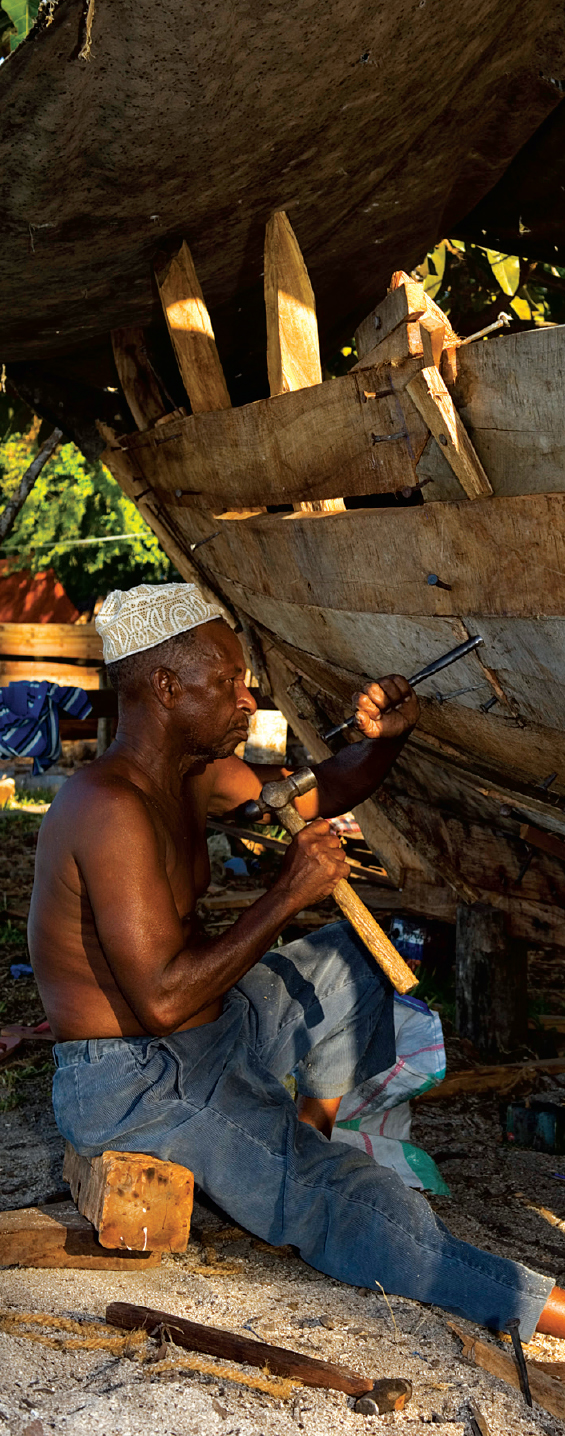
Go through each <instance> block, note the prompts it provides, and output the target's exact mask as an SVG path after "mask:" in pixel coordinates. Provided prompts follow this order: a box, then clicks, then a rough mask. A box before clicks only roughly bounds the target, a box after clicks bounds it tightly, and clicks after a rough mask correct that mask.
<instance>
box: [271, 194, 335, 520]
mask: <svg viewBox="0 0 565 1436" xmlns="http://www.w3.org/2000/svg"><path fill="white" fill-rule="evenodd" d="M265 310H266V317H267V370H268V374H269V388H270V391H271V395H272V396H274V395H275V394H288V393H290V392H292V391H294V390H296V389H307V388H312V386H313V385H314V384H321V383H322V365H321V361H320V343H319V339H318V321H317V319H316V300H315V298H314V290H313V289H312V285H311V283H310V276H309V274H308V270H307V268H306V265H305V263H304V259H303V256H302V251H301V249H300V246H299V243H298V240H297V238H296V235H295V233H294V230H293V228H292V225H291V223H290V221H289V219H288V216H287V215H286V214H285V213H284V210H278V211H277V212H276V214H273V215H271V218H270V220H269V222H268V224H267V228H266V231H265ZM337 477H339V476H337ZM294 507H295V508H297V509H304V510H306V511H313V512H321V513H340V512H342V511H343V509H344V508H345V505H344V502H343V499H342V498H330V499H314V500H311V501H305V502H303V503H296V504H295V505H294Z"/></svg>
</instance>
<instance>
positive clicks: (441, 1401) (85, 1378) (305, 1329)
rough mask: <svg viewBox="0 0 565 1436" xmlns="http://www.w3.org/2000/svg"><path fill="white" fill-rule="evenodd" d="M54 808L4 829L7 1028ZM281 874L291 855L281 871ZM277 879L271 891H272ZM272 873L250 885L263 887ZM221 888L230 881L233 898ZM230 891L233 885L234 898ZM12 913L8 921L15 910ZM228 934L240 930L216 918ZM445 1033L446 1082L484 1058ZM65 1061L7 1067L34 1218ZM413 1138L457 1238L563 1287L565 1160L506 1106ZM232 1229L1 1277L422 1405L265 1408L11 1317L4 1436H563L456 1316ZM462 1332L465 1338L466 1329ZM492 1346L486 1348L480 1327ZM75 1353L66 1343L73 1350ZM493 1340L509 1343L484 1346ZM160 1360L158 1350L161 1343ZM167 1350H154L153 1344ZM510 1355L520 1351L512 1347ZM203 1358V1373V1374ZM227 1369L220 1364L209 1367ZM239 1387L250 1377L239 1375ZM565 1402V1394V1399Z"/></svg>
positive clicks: (23, 997)
mask: <svg viewBox="0 0 565 1436" xmlns="http://www.w3.org/2000/svg"><path fill="white" fill-rule="evenodd" d="M41 817H42V813H41V811H32V810H31V809H29V808H27V809H13V810H11V811H5V812H4V813H3V814H0V1020H1V1021H2V1022H15V1021H19V1022H26V1023H28V1024H30V1025H31V1024H32V1023H34V1022H37V1021H39V1020H41V1017H42V1009H41V1003H40V1000H39V996H38V994H37V991H36V989H35V985H34V983H33V979H32V978H29V977H25V976H24V977H22V978H19V979H17V980H16V979H14V978H13V977H12V976H11V975H10V966H11V965H12V964H14V963H22V962H25V961H26V960H27V952H26V941H25V912H26V910H27V905H28V901H29V894H30V890H31V883H32V877H33V857H34V848H35V841H36V834H37V831H38V829H39V825H40V823H41ZM273 861H276V856H275V857H273ZM263 877H264V881H268V878H267V879H265V876H264V875H263ZM259 878H260V875H259V877H258V875H257V871H256V872H255V873H254V874H252V875H251V876H250V878H249V879H248V880H246V879H243V880H240V881H241V882H242V884H243V887H245V885H246V882H248V883H249V884H251V883H253V882H255V883H257V882H258V881H259ZM219 886H220V888H221V883H220V885H219ZM231 886H232V881H231V879H230V887H231ZM2 909H3V911H4V916H3V913H2ZM211 920H212V921H214V922H215V923H217V922H219V921H225V920H226V917H225V915H223V916H221V915H220V914H218V913H216V914H214V915H213V916H212V918H211ZM532 975H533V978H534V981H535V986H534V988H533V991H532V994H531V995H532V999H533V1001H534V1003H535V1000H536V996H537V994H538V992H539V990H541V989H542V988H543V989H544V1001H543V1006H544V1007H545V1010H547V997H546V995H545V994H546V993H547V992H551V993H552V994H553V1002H554V1005H555V1007H556V1008H557V1007H559V1006H560V999H561V985H562V976H561V974H560V973H556V971H554V970H553V969H552V971H551V973H550V975H549V976H548V973H547V965H546V966H544V963H543V955H541V954H539V953H538V954H535V955H534V957H533V959H532ZM446 1025H447V1026H448V1041H447V1048H448V1070H460V1069H461V1068H462V1067H465V1066H468V1065H469V1063H470V1061H471V1060H472V1058H471V1057H470V1055H469V1052H468V1050H463V1048H462V1046H461V1044H460V1043H459V1041H458V1039H457V1038H456V1036H455V1035H454V1034H453V1032H452V1031H451V1030H450V1029H449V1024H446ZM51 1071H52V1064H51V1056H50V1048H49V1047H48V1045H47V1044H45V1043H38V1042H33V1043H26V1044H25V1045H24V1046H23V1047H22V1048H20V1049H19V1051H18V1052H17V1053H16V1054H15V1055H14V1056H13V1057H12V1058H11V1060H10V1061H9V1062H8V1063H6V1064H3V1066H2V1067H0V1143H1V1163H2V1170H1V1180H0V1191H1V1195H0V1207H1V1208H2V1209H3V1210H7V1209H10V1208H13V1207H18V1208H21V1207H26V1206H30V1205H35V1204H44V1203H46V1202H47V1203H50V1202H54V1201H60V1200H63V1199H65V1198H66V1197H67V1196H68V1189H67V1188H66V1186H65V1184H64V1183H63V1180H62V1156H63V1142H62V1139H61V1137H60V1136H59V1133H58V1132H57V1129H56V1127H55V1124H54V1121H53V1117H52V1114H51V1108H50V1100H49V1089H50V1077H51ZM558 1086H562V1088H563V1089H565V1077H564V1078H562V1079H559V1078H556V1077H552V1078H551V1079H548V1078H540V1079H539V1082H538V1090H543V1089H544V1088H545V1089H548V1088H549V1087H551V1088H552V1089H555V1088H557V1087H558ZM412 1138H413V1140H414V1141H415V1142H417V1143H419V1144H420V1145H421V1146H424V1147H425V1148H426V1149H427V1150H428V1151H429V1152H430V1153H431V1154H432V1155H433V1156H434V1157H435V1159H436V1162H437V1163H438V1165H439V1166H440V1168H441V1171H442V1174H443V1176H444V1177H445V1179H446V1181H447V1182H448V1183H449V1186H450V1188H451V1197H449V1198H448V1197H433V1198H432V1202H433V1206H434V1209H435V1210H436V1211H437V1212H438V1215H440V1216H441V1217H442V1219H443V1220H444V1221H445V1222H446V1224H447V1225H448V1226H449V1227H450V1229H451V1230H452V1231H454V1232H455V1233H456V1234H457V1235H459V1236H461V1237H464V1238H465V1239H466V1240H470V1241H473V1242H475V1243H476V1244H477V1245H478V1246H480V1247H483V1248H486V1249H488V1250H490V1251H493V1252H498V1253H500V1255H503V1256H513V1257H517V1258H518V1259H520V1260H521V1261H524V1262H525V1263H526V1264H527V1265H529V1266H531V1267H533V1268H534V1269H536V1270H538V1271H542V1272H545V1273H547V1274H548V1275H550V1276H551V1277H553V1279H554V1280H555V1281H556V1282H557V1283H559V1284H562V1285H565V1246H564V1245H563V1231H564V1230H565V1158H564V1157H556V1156H544V1155H542V1154H539V1153H534V1152H529V1151H520V1150H518V1149H516V1148H514V1147H508V1146H506V1145H503V1144H502V1141H501V1125H500V1115H499V1104H498V1100H497V1099H496V1098H491V1097H488V1098H485V1097H480V1098H479V1097H460V1098H458V1099H456V1100H450V1101H447V1100H443V1101H437V1102H429V1103H421V1104H419V1105H417V1107H416V1111H415V1115H414V1121H413V1128H412ZM226 1225H227V1222H226V1219H224V1218H221V1217H219V1216H218V1215H217V1214H215V1213H213V1212H212V1211H210V1210H208V1209H207V1208H206V1207H205V1206H203V1205H202V1204H200V1203H198V1202H197V1204H196V1206H195V1213H194V1221H193V1232H192V1237H191V1241H190V1243H189V1248H188V1251H187V1253H186V1254H185V1255H183V1256H178V1257H168V1258H164V1259H163V1261H162V1263H161V1266H160V1267H159V1268H155V1269H153V1270H149V1271H146V1272H144V1273H143V1274H138V1273H120V1272H86V1271H84V1272H83V1271H72V1270H66V1271H65V1270H53V1271H51V1270H42V1271H41V1270H32V1269H23V1268H19V1269H16V1268H11V1269H4V1270H2V1273H1V1277H0V1291H1V1296H0V1308H1V1310H2V1313H3V1314H5V1313H8V1312H11V1313H14V1312H19V1313H24V1312H28V1313H30V1312H31V1313H37V1312H41V1313H45V1314H51V1315H53V1316H56V1317H67V1318H68V1317H71V1318H74V1319H78V1320H79V1321H81V1322H86V1323H88V1322H89V1321H92V1320H100V1319H101V1318H103V1316H104V1311H105V1307H106V1305H107V1303H108V1302H110V1301H114V1300H129V1301H132V1302H137V1303H140V1304H142V1305H148V1306H153V1307H157V1308H160V1309H162V1310H166V1311H169V1312H171V1313H175V1314H178V1315H184V1316H188V1317H191V1318H192V1319H194V1320H197V1321H204V1322H206V1323H207V1324H211V1325H216V1326H220V1327H226V1328H229V1329H231V1330H233V1331H236V1332H240V1333H241V1334H255V1335H256V1336H257V1337H260V1338H262V1339H264V1340H267V1341H270V1342H273V1343H275V1344H277V1345H282V1346H288V1347H292V1348H294V1349H295V1350H297V1351H303V1352H305V1353H308V1354H310V1355H314V1354H316V1355H317V1356H320V1357H323V1358H327V1359H328V1360H334V1361H339V1362H342V1363H344V1364H346V1365H349V1366H352V1367H354V1368H356V1369H357V1370H359V1371H362V1372H366V1373H368V1374H370V1375H371V1376H372V1377H374V1378H377V1377H379V1376H383V1375H387V1376H404V1377H408V1378H409V1379H410V1380H411V1382H412V1384H413V1396H412V1399H411V1401H410V1402H409V1403H408V1405H407V1406H406V1409H405V1411H404V1412H399V1413H394V1414H390V1415H383V1416H371V1417H364V1416H361V1415H359V1414H357V1413H355V1412H354V1410H353V1409H352V1406H351V1400H350V1398H347V1397H345V1396H343V1395H341V1394H338V1393H335V1392H324V1391H318V1390H314V1389H302V1390H301V1389H299V1388H297V1389H296V1391H295V1392H294V1394H293V1395H292V1396H290V1397H288V1398H286V1399H284V1400H282V1399H281V1398H280V1397H279V1396H276V1395H275V1396H271V1395H268V1394H265V1393H258V1392H256V1391H253V1390H251V1389H249V1388H246V1387H245V1385H242V1384H241V1383H238V1381H237V1380H233V1381H232V1380H230V1379H228V1378H227V1377H226V1376H217V1375H213V1374H203V1373H200V1374H194V1373H191V1372H188V1371H186V1370H180V1369H175V1361H177V1362H178V1360H179V1358H180V1357H181V1356H182V1354H181V1353H180V1352H179V1351H178V1349H177V1348H171V1351H172V1353H173V1354H172V1355H171V1354H170V1353H169V1355H168V1357H167V1363H168V1365H167V1369H166V1370H165V1371H164V1372H161V1370H160V1369H159V1371H158V1372H157V1371H153V1372H152V1362H151V1361H150V1360H144V1361H140V1359H139V1357H138V1356H137V1355H136V1354H135V1352H133V1353H132V1352H130V1354H129V1355H128V1354H123V1355H116V1354H115V1353H113V1352H111V1351H106V1350H104V1349H103V1348H99V1349H92V1350H83V1349H80V1348H79V1349H72V1350H65V1349H64V1341H65V1338H64V1336H63V1337H62V1338H61V1333H60V1332H58V1329H57V1327H56V1325H55V1326H54V1327H53V1328H52V1329H51V1328H46V1329H45V1330H44V1331H43V1333H42V1331H41V1328H38V1329H37V1328H36V1330H35V1336H36V1337H37V1336H38V1335H41V1334H43V1336H45V1335H46V1334H47V1336H48V1337H49V1336H50V1340H51V1341H53V1340H54V1338H55V1339H56V1340H57V1341H58V1343H59V1344H58V1345H45V1344H44V1343H43V1342H41V1341H38V1340H29V1339H27V1337H25V1336H19V1335H14V1334H13V1331H10V1332H8V1331H6V1330H2V1324H1V1319H0V1352H1V1353H2V1356H1V1357H0V1436H8V1433H10V1436H24V1432H26V1431H27V1432H29V1436H41V1428H40V1427H39V1426H37V1424H34V1423H37V1422H41V1423H42V1426H43V1429H44V1431H45V1432H46V1433H47V1432H49V1431H55V1432H59V1431H61V1432H65V1433H68V1436H90V1433H92V1436H95V1433H96V1436H98V1433H100V1436H114V1433H118V1432H119V1433H125V1436H129V1433H130V1432H131V1433H132V1436H133V1433H134V1432H135V1436H145V1433H149V1432H150V1431H151V1433H153V1432H154V1430H155V1428H156V1427H158V1426H159V1425H160V1426H161V1427H162V1428H163V1429H164V1430H165V1431H166V1432H167V1433H168V1436H192V1433H195V1436H196V1433H198V1436H200V1433H204V1436H208V1433H214V1432H216V1431H217V1432H222V1433H224V1436H287V1433H288V1436H293V1433H295V1432H296V1431H297V1430H303V1431H305V1432H306V1433H310V1436H321V1433H326V1432H328V1431H330V1430H334V1429H335V1430H338V1431H340V1432H343V1433H348V1432H351V1433H354V1432H361V1431H367V1432H371V1431H377V1430H380V1429H381V1428H384V1427H387V1426H393V1427H398V1428H399V1429H400V1430H402V1431H405V1432H406V1433H407V1436H408V1433H410V1432H412V1431H413V1432H416V1431H420V1430H421V1429H422V1427H423V1425H426V1424H431V1425H433V1427H434V1429H435V1430H437V1431H438V1432H442V1431H443V1432H444V1433H445V1436H448V1433H449V1436H477V1431H478V1430H479V1429H480V1428H479V1427H477V1426H473V1424H472V1418H471V1409H472V1408H471V1405H470V1403H471V1402H475V1404H476V1406H477V1407H478V1408H479V1411H480V1412H481V1413H482V1417H483V1420H484V1421H485V1422H486V1423H487V1424H486V1426H485V1430H486V1431H488V1432H490V1436H506V1433H516V1436H521V1433H532V1432H538V1431H543V1432H546V1433H548V1436H550V1433H551V1436H559V1433H562V1436H565V1420H563V1421H561V1420H558V1419H556V1418H555V1417H552V1416H551V1415H549V1414H548V1413H547V1412H546V1411H544V1410H542V1408H541V1407H539V1406H534V1408H533V1410H532V1411H529V1410H528V1408H527V1407H526V1405H525V1403H524V1401H523V1398H522V1397H521V1395H520V1394H519V1393H518V1392H516V1391H514V1390H512V1389H511V1388H510V1387H507V1386H506V1385H504V1384H503V1383H501V1382H500V1381H497V1380H496V1379H495V1378H494V1377H492V1376H490V1375H488V1374H487V1373H485V1372H483V1371H481V1370H480V1369H478V1368H477V1367H475V1366H472V1365H470V1364H469V1363H468V1362H466V1361H463V1360H462V1359H461V1356H460V1344H459V1342H458V1341H457V1340H456V1339H455V1337H454V1336H453V1335H452V1333H451V1332H450V1330H449V1328H448V1324H447V1322H448V1318H447V1317H446V1315H445V1313H443V1312H440V1311H439V1310H436V1309H431V1308H429V1307H426V1306H421V1305H419V1304H418V1303H415V1302H410V1301H405V1300H403V1299H400V1298H398V1297H391V1298H386V1297H385V1296H383V1294H381V1293H372V1292H368V1291H365V1290H361V1289H357V1288H351V1287H345V1286H343V1285H341V1284H340V1283H338V1282H334V1281H333V1280H331V1279H329V1278H327V1277H324V1276H322V1275H321V1274H320V1273H318V1272H315V1271H313V1270H311V1269H310V1268H309V1267H307V1266H306V1265H305V1264H304V1263H303V1262H302V1261H301V1260H300V1259H299V1258H298V1257H297V1256H295V1255H294V1254H293V1253H292V1252H290V1251H287V1250H286V1249H285V1250H284V1251H283V1252H280V1253H277V1252H275V1251H274V1250H273V1249H270V1248H266V1246H265V1244H264V1243H260V1242H256V1241H255V1239H254V1238H252V1237H251V1236H249V1235H248V1234H246V1233H241V1235H237V1233H236V1234H235V1235H233V1234H232V1237H231V1238H227V1239H224V1238H223V1237H222V1236H219V1237H218V1236H217V1235H216V1234H217V1233H218V1232H220V1233H221V1231H222V1228H224V1227H225V1226H226ZM463 1325H464V1324H463ZM477 1334H478V1335H480V1336H481V1337H482V1338H483V1339H485V1336H486V1334H485V1333H484V1332H482V1331H479V1330H478V1329H477ZM67 1339H68V1338H67ZM486 1339H487V1340H492V1341H493V1342H494V1338H488V1337H487V1338H486ZM149 1345H151V1343H150V1344H149ZM153 1345H154V1343H153ZM505 1349H507V1348H505ZM527 1354H528V1356H530V1357H532V1358H537V1359H542V1360H545V1361H565V1342H559V1341H556V1340H553V1339H551V1338H536V1339H535V1341H534V1342H533V1343H532V1344H531V1347H530V1348H529V1349H528V1353H527ZM204 1360H206V1359H204ZM210 1364H211V1365H212V1366H213V1363H210ZM233 1374H234V1376H236V1377H237V1375H241V1371H240V1370H237V1369H236V1368H233ZM564 1401H565V1392H564ZM30 1427H32V1428H33V1429H32V1430H31V1431H30V1430H29V1428H30Z"/></svg>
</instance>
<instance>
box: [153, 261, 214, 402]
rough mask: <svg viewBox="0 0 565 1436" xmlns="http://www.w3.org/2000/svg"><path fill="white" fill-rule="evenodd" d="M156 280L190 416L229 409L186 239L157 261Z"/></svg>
mask: <svg viewBox="0 0 565 1436" xmlns="http://www.w3.org/2000/svg"><path fill="white" fill-rule="evenodd" d="M155 277H156V280H157V286H158V289H159V296H160V299H161V303H162V305H163V309H164V312H165V319H166V321H167V326H168V329H169V334H170V336H171V340H172V344H173V349H174V351H175V354H176V358H177V362H178V366H179V369H180V372H181V375H182V380H183V383H184V387H185V389H186V392H187V394H188V397H189V399H190V403H191V406H192V412H193V414H203V413H206V412H208V411H210V410H213V409H231V399H230V396H229V393H228V388H227V384H226V381H225V378H224V371H223V369H222V365H221V362H220V356H219V354H218V350H217V348H216V341H215V338H214V330H213V329H212V321H211V319H210V315H209V313H208V309H207V307H206V303H205V300H204V295H203V293H202V290H201V287H200V282H199V279H198V275H197V273H196V270H195V268H194V263H193V259H192V255H191V253H190V250H189V248H188V245H187V243H186V240H183V242H182V244H181V247H180V249H179V251H178V253H177V254H174V255H173V256H172V257H170V258H168V259H164V258H163V259H160V260H158V261H157V262H156V264H155Z"/></svg>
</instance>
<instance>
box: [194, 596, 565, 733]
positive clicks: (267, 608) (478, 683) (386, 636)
mask: <svg viewBox="0 0 565 1436" xmlns="http://www.w3.org/2000/svg"><path fill="white" fill-rule="evenodd" d="M222 588H223V589H224V590H225V591H226V592H227V594H228V597H229V598H230V599H231V600H232V602H233V603H234V604H235V605H236V607H239V608H243V610H244V611H245V612H246V613H248V614H249V616H250V617H251V618H254V619H256V620H257V621H258V622H259V623H262V624H263V625H264V626H265V627H267V628H269V629H270V630H271V632H272V633H273V634H279V633H284V634H285V637H286V639H287V641H288V642H290V643H291V644H292V645H293V646H294V647H296V648H299V649H304V650H305V651H306V652H307V653H311V654H314V656H316V657H318V658H322V659H325V660H326V661H329V662H330V663H337V664H338V666H340V667H342V668H344V669H346V668H352V669H353V670H354V671H356V672H358V671H360V672H361V673H363V674H364V675H366V677H367V678H371V677H372V678H375V677H378V675H379V674H382V673H405V674H406V675H407V676H409V675H410V674H411V673H415V672H417V671H418V669H419V668H422V667H423V666H424V665H425V664H427V663H430V662H431V661H432V659H434V658H437V657H439V655H440V654H441V653H445V652H446V651H447V650H448V649H449V648H453V646H454V643H456V642H460V641H461V637H462V634H461V625H460V623H459V621H458V620H457V619H448V618H421V619H418V618H399V617H398V616H397V615H394V614H392V615H383V614H381V613H367V612H365V613H353V612H351V611H344V610H341V609H330V608H322V607H319V606H318V605H314V604H312V605H310V607H308V608H304V607H302V606H301V605H300V604H293V603H287V602H286V601H285V600H283V599H276V598H267V597H265V596H264V595H258V594H255V593H253V592H251V591H250V590H249V589H248V588H246V587H245V586H244V585H243V584H241V583H234V582H233V581H232V580H228V579H226V578H222ZM523 622H524V620H520V619H518V620H517V619H514V620H506V621H505V622H504V621H503V620H501V625H502V627H503V633H502V634H500V633H497V627H496V625H493V623H492V621H490V624H486V623H483V621H482V616H471V617H466V619H465V626H466V628H467V629H468V630H469V631H470V632H471V633H476V632H481V631H482V630H483V629H484V638H485V646H484V648H482V649H481V654H480V658H479V656H478V655H477V654H475V653H472V654H470V655H469V656H468V657H467V658H464V659H461V660H460V661H459V663H458V664H457V668H456V669H447V670H446V671H445V672H444V673H441V674H438V675H436V677H435V678H433V679H428V680H427V682H426V684H425V686H424V685H423V687H422V691H423V692H424V693H426V692H427V694H428V695H429V696H431V695H432V694H435V693H440V694H441V696H442V698H443V699H448V698H449V696H450V695H451V694H456V693H458V692H459V690H461V689H468V690H469V691H468V692H466V693H463V694H461V696H460V698H459V699H458V706H460V707H462V708H466V707H470V708H473V709H477V708H479V707H480V705H481V704H482V703H485V702H486V701H488V700H489V699H490V698H491V697H493V696H495V695H494V694H493V687H492V684H491V682H490V681H489V677H488V674H487V672H486V668H487V667H488V669H490V670H492V672H493V674H494V677H495V680H498V685H499V686H500V688H501V689H502V690H503V691H504V693H505V694H506V696H507V698H509V699H510V700H511V706H509V708H508V717H509V718H510V719H512V718H513V717H514V716H516V714H517V716H518V717H522V715H523V719H524V720H526V719H532V720H533V721H534V722H536V721H537V722H538V723H539V724H540V725H541V726H543V725H547V727H549V728H557V727H558V726H560V724H561V722H562V718H563V714H564V713H565V618H553V619H543V620H540V621H539V623H538V624H537V625H536V626H535V627H536V642H537V644H538V648H539V658H538V660H537V666H536V658H535V653H532V652H531V650H530V649H527V648H526V644H524V643H521V640H520V628H521V625H522V623H523ZM503 644H504V645H505V650H504V649H503ZM501 649H502V650H503V651H502V652H501ZM522 650H524V651H528V657H529V664H530V671H529V672H528V671H527V670H525V669H524V668H523V667H522V664H521V661H520V652H521V651H522ZM549 655H551V656H553V657H554V668H553V674H554V677H553V678H552V679H551V680H550V679H549V678H548V677H547V672H548V669H549ZM503 664H504V665H505V666H504V667H503V666H502V665H503ZM549 671H551V670H549ZM502 706H503V705H502V703H501V707H502Z"/></svg>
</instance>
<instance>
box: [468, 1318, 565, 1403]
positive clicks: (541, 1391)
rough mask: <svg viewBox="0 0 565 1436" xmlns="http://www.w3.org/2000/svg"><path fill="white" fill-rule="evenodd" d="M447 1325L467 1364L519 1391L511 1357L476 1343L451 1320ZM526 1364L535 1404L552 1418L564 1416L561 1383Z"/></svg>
mask: <svg viewBox="0 0 565 1436" xmlns="http://www.w3.org/2000/svg"><path fill="white" fill-rule="evenodd" d="M447 1325H448V1326H449V1328H450V1330H451V1331H452V1332H453V1333H454V1335H455V1336H458V1337H459V1340H460V1341H462V1343H463V1350H462V1353H461V1354H462V1356H464V1357H465V1359H466V1361H469V1362H472V1364H473V1365H474V1366H480V1367H482V1369H483V1371H489V1372H490V1374H491V1376H496V1377H498V1380H499V1381H505V1382H506V1384H507V1386H513V1387H514V1388H515V1390H517V1391H520V1389H521V1387H520V1377H519V1375H518V1367H517V1365H516V1362H515V1361H514V1358H513V1357H512V1356H507V1355H506V1352H504V1351H500V1350H499V1348H498V1347H496V1346H491V1344H490V1342H486V1341H479V1339H478V1337H476V1336H475V1335H474V1333H473V1332H470V1331H465V1330H464V1329H462V1328H461V1327H459V1326H456V1325H455V1323H454V1322H453V1321H448V1323H447ZM526 1365H527V1368H528V1380H529V1383H530V1390H531V1393H532V1396H533V1399H534V1401H535V1402H536V1403H537V1404H538V1405H539V1406H543V1407H544V1409H545V1410H546V1411H551V1413H552V1415H553V1416H559V1417H561V1418H563V1417H565V1387H564V1386H563V1383H562V1382H561V1381H556V1380H555V1379H554V1378H553V1377H551V1376H547V1375H546V1373H545V1372H544V1371H540V1370H539V1369H538V1368H537V1367H536V1366H535V1364H534V1363H533V1362H532V1361H528V1362H527V1363H526Z"/></svg>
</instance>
